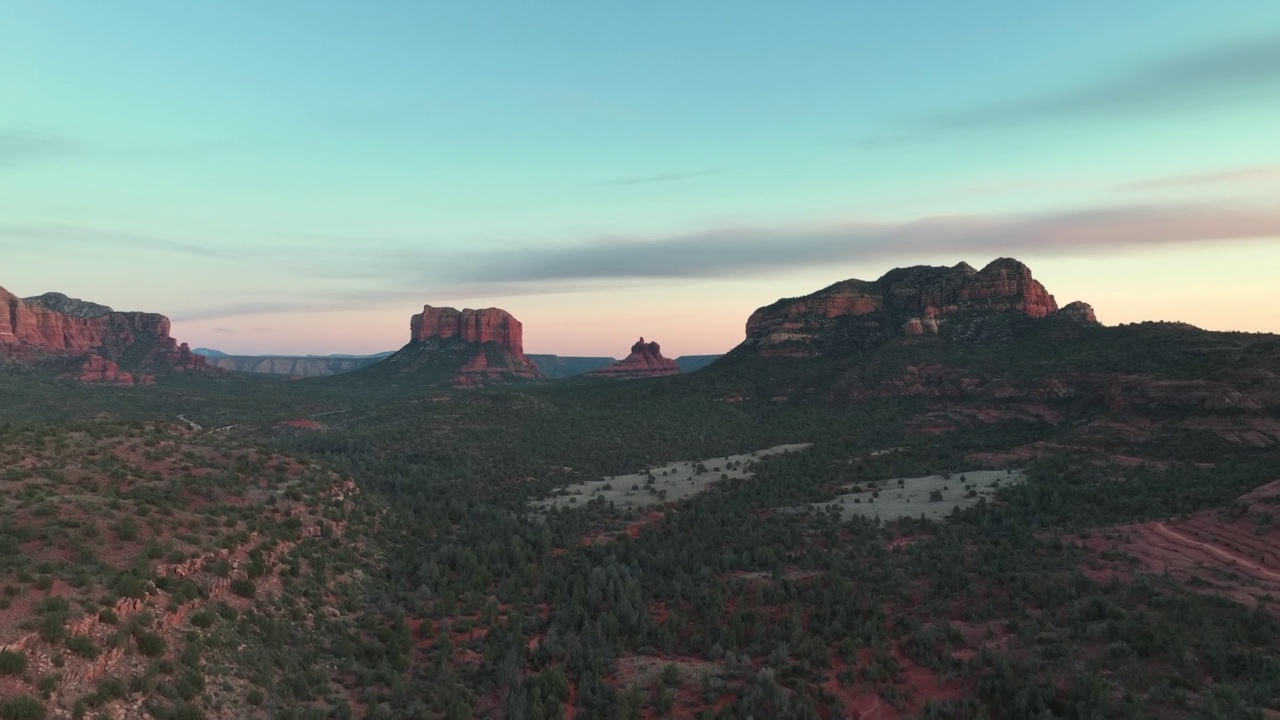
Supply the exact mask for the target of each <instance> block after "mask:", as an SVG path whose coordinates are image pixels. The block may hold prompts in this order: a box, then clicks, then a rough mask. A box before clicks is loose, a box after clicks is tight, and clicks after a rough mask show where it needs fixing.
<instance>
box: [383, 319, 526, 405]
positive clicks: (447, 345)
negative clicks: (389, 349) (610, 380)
mask: <svg viewBox="0 0 1280 720" xmlns="http://www.w3.org/2000/svg"><path fill="white" fill-rule="evenodd" d="M523 330H524V329H523V326H521V324H520V321H519V320H517V319H515V318H514V317H512V316H511V313H508V312H507V311H506V310H500V309H498V308H485V309H482V310H471V309H465V310H458V309H455V308H449V307H443V308H441V307H432V306H430V305H427V306H425V307H423V309H422V312H421V313H419V314H417V315H414V316H413V318H412V319H411V320H410V323H409V332H410V334H409V344H408V345H405V346H404V347H403V348H401V349H400V350H399V351H398V352H396V353H395V354H393V355H391V356H390V357H388V358H387V359H385V360H383V361H382V362H379V363H377V364H375V365H372V366H370V367H368V368H365V369H364V370H362V371H361V372H362V375H365V376H367V375H369V374H377V373H387V372H389V373H393V374H396V375H410V374H415V375H420V376H422V377H424V378H434V377H441V376H443V377H445V378H448V379H450V380H452V382H453V384H454V385H455V386H457V387H466V388H469V387H476V386H479V385H483V384H484V383H485V382H487V381H493V380H507V379H514V378H526V379H535V378H541V377H542V374H541V373H540V372H538V366H537V365H535V364H534V363H533V361H532V360H530V359H529V358H528V357H527V356H526V355H525V354H524V332H523Z"/></svg>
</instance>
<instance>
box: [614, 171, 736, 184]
mask: <svg viewBox="0 0 1280 720" xmlns="http://www.w3.org/2000/svg"><path fill="white" fill-rule="evenodd" d="M726 169H727V168H709V169H706V170H683V171H677V172H665V173H656V174H654V175H630V176H627V177H620V178H611V179H609V180H604V181H603V182H601V183H600V184H601V185H614V186H623V187H625V186H629V185H655V184H658V183H669V182H677V181H679V180H691V179H693V178H697V177H705V176H707V175H715V174H716V173H722V172H724V171H725V170H726Z"/></svg>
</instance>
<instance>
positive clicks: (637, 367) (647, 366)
mask: <svg viewBox="0 0 1280 720" xmlns="http://www.w3.org/2000/svg"><path fill="white" fill-rule="evenodd" d="M679 374H680V366H679V365H677V364H676V361H675V360H671V359H668V358H665V357H663V356H662V348H661V346H659V345H658V343H656V342H645V341H644V338H640V340H639V342H637V343H636V344H635V345H632V346H631V354H630V355H627V357H626V358H624V359H622V360H620V361H618V362H616V363H614V364H613V365H610V366H609V367H607V368H601V369H599V370H595V371H593V372H589V373H587V375H590V376H592V377H608V378H639V377H656V376H659V375H679Z"/></svg>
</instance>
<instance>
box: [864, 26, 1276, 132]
mask: <svg viewBox="0 0 1280 720" xmlns="http://www.w3.org/2000/svg"><path fill="white" fill-rule="evenodd" d="M1275 91H1280V35H1278V34H1271V35H1267V36H1263V37H1256V38H1252V39H1248V40H1241V41H1237V42H1233V43H1230V44H1226V45H1221V46H1218V47H1214V48H1210V49H1206V50H1201V51H1198V52H1194V53H1189V54H1186V55H1182V56H1177V57H1167V58H1164V59H1161V60H1156V61H1153V62H1150V63H1148V64H1146V65H1143V66H1140V67H1135V68H1131V69H1128V70H1124V71H1120V72H1117V73H1115V74H1113V75H1110V76H1108V77H1103V78H1099V79H1098V80H1096V81H1095V82H1092V83H1088V84H1084V85H1080V86H1077V87H1073V88H1067V89H1063V90H1058V91H1053V92H1048V93H1045V94H1043V95H1039V96H1035V97H1028V98H1022V99H1013V100H1007V101H999V102H994V103H991V104H988V105H982V106H978V107H974V108H970V109H966V110H961V111H958V112H951V113H941V114H938V115H936V116H934V117H931V118H925V119H923V120H922V121H919V122H917V123H915V124H914V126H911V125H908V128H909V129H908V130H907V131H900V132H894V133H892V134H886V135H882V136H878V137H872V138H868V139H866V140H865V141H864V143H866V144H870V145H893V144H899V143H903V142H910V141H914V140H918V139H921V138H923V137H928V136H931V135H934V134H936V133H938V132H943V131H955V130H977V129H994V128H1003V127H1008V126H1011V125H1021V124H1028V123H1038V122H1044V121H1053V120H1061V119H1063V118H1081V117H1088V116H1114V115H1120V114H1139V113H1150V112H1166V111H1175V110H1185V109H1188V108H1197V107H1203V106H1205V105H1210V104H1213V103H1217V102H1220V101H1223V100H1231V99H1252V100H1256V99H1257V97H1258V93H1261V92H1275Z"/></svg>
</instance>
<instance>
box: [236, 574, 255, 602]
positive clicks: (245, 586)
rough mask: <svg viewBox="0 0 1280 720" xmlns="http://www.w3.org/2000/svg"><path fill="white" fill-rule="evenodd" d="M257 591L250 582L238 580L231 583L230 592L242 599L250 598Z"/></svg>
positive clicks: (244, 579)
mask: <svg viewBox="0 0 1280 720" xmlns="http://www.w3.org/2000/svg"><path fill="white" fill-rule="evenodd" d="M257 590H258V589H257V588H256V587H254V585H253V581H252V580H248V579H246V578H240V579H239V580H232V581H231V592H233V593H235V594H236V595H239V596H240V597H242V598H252V597H253V596H254V594H255V593H257Z"/></svg>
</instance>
